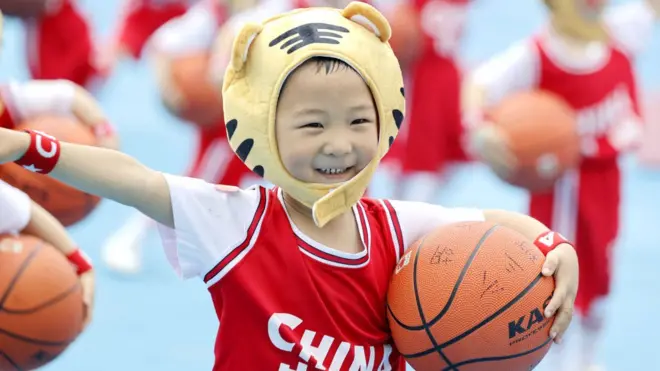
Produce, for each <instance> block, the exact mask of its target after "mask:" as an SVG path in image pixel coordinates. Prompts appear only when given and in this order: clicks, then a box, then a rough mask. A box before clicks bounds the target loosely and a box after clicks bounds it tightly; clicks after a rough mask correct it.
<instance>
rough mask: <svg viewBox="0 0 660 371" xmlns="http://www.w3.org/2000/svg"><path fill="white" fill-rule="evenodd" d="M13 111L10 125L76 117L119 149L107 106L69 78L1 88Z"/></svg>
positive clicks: (106, 144) (101, 141) (100, 140)
mask: <svg viewBox="0 0 660 371" xmlns="http://www.w3.org/2000/svg"><path fill="white" fill-rule="evenodd" d="M0 94H1V97H2V102H3V103H4V105H5V107H6V109H7V110H8V112H9V116H10V117H9V119H10V121H11V122H10V123H9V125H7V126H9V127H13V126H17V125H20V123H21V122H22V121H24V120H29V119H31V118H34V117H38V116H43V115H56V116H73V117H75V118H76V119H78V120H79V121H80V122H81V123H82V124H83V125H85V126H88V127H89V128H90V129H91V130H92V131H93V132H94V135H95V136H96V137H97V139H98V144H99V145H100V146H102V147H106V148H115V149H116V148H118V144H119V139H118V138H117V136H116V133H115V132H114V130H113V129H112V126H111V125H110V123H109V121H108V118H107V117H106V115H105V113H104V112H103V109H101V106H100V105H99V103H98V102H97V101H96V99H94V97H93V96H92V95H91V94H90V93H89V92H88V91H87V90H85V89H84V88H82V87H81V86H79V85H77V84H75V83H73V82H71V81H66V80H32V81H28V82H25V83H12V84H8V85H6V86H3V88H2V89H0Z"/></svg>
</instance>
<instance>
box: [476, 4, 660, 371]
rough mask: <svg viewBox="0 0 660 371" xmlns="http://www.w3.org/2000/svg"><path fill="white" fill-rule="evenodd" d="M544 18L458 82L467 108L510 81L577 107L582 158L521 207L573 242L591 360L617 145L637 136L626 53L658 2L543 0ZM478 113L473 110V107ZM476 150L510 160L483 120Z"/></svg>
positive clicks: (611, 222) (498, 167)
mask: <svg viewBox="0 0 660 371" xmlns="http://www.w3.org/2000/svg"><path fill="white" fill-rule="evenodd" d="M546 3H547V5H548V6H549V9H550V10H551V18H550V22H549V25H548V27H547V28H546V29H544V30H543V31H542V32H540V33H538V34H537V35H536V36H534V37H532V38H530V39H528V40H525V41H523V42H521V43H519V44H517V45H515V46H513V47H512V48H510V49H509V50H507V51H506V52H504V53H503V54H501V55H499V56H497V57H495V58H494V59H492V60H491V61H488V62H486V63H485V64H484V65H483V66H481V67H479V68H477V69H476V70H475V71H474V74H473V75H472V77H471V78H470V80H471V81H470V84H469V85H468V87H466V97H468V98H469V99H468V101H466V111H467V112H472V113H475V112H478V111H480V110H481V109H483V108H488V107H492V106H493V105H495V104H497V103H498V102H499V101H500V100H501V99H503V98H504V97H506V96H508V95H510V94H514V93H516V92H518V91H522V90H529V89H542V90H547V91H550V92H553V93H556V94H558V95H559V96H561V97H563V98H564V99H565V100H566V101H567V102H568V103H569V104H570V105H571V106H572V107H573V108H574V109H575V111H576V112H577V117H578V131H579V133H580V135H581V150H582V155H583V158H582V162H581V164H580V166H579V168H578V169H576V170H571V171H568V172H567V173H566V174H565V175H564V177H563V178H562V179H560V180H559V181H558V182H557V184H556V186H555V188H554V190H553V191H551V192H549V193H538V194H532V195H531V202H530V215H532V216H533V217H535V218H536V219H538V220H540V221H542V222H544V223H546V224H547V225H550V226H551V227H552V228H554V229H556V230H557V231H559V232H561V233H563V234H564V235H565V236H567V237H568V238H570V239H572V240H574V241H575V242H576V248H577V251H578V255H579V256H580V290H579V292H578V297H577V300H576V305H577V308H578V309H579V313H580V314H581V315H582V320H583V321H582V324H583V326H582V330H583V337H584V339H583V340H584V341H583V349H582V350H581V352H580V354H581V355H582V356H583V359H582V360H581V363H579V367H580V369H590V370H591V369H595V368H596V367H597V366H596V365H595V350H596V345H597V344H598V342H597V340H598V339H599V334H600V332H601V330H602V326H603V319H604V318H603V313H602V309H603V308H602V304H601V303H600V301H601V300H600V299H603V298H605V297H607V295H608V293H609V291H610V281H611V265H612V262H611V260H610V257H611V254H612V247H613V245H614V243H615V240H616V238H617V235H618V231H619V199H620V192H621V182H620V171H619V166H618V164H617V158H618V155H619V153H621V152H625V151H627V150H630V149H631V148H632V147H634V146H635V145H637V144H638V143H639V139H640V138H641V133H642V127H641V118H640V111H639V102H638V98H637V93H638V91H637V89H638V88H637V85H636V81H635V76H634V75H635V73H634V65H633V63H634V58H635V55H636V54H637V53H638V52H639V50H640V49H641V47H643V45H644V43H645V41H647V39H648V37H649V36H650V32H651V31H652V28H653V22H654V18H655V17H657V14H658V9H660V2H659V1H657V0H649V1H638V2H635V3H629V4H626V5H623V6H618V7H616V8H614V9H612V10H611V12H609V13H608V14H606V16H605V17H604V18H601V12H602V10H603V7H604V6H605V2H604V1H597V2H594V1H588V0H547V1H546ZM475 116H478V113H477V115H475ZM474 139H475V141H476V142H477V145H476V147H477V151H478V152H479V154H480V157H481V158H483V159H484V160H485V161H486V162H487V163H489V164H490V165H491V166H492V167H493V169H494V170H495V171H496V172H497V173H498V174H499V175H500V176H502V177H503V178H505V179H506V176H507V172H508V171H510V169H511V168H512V166H515V164H514V162H512V161H511V160H510V157H511V155H510V154H509V153H508V150H506V143H505V141H504V139H503V138H502V136H501V135H500V133H499V132H497V131H496V130H494V129H493V127H492V126H488V125H485V126H482V127H481V128H480V129H478V130H476V132H475V133H474Z"/></svg>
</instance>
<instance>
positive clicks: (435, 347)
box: [413, 237, 456, 370]
mask: <svg viewBox="0 0 660 371" xmlns="http://www.w3.org/2000/svg"><path fill="white" fill-rule="evenodd" d="M425 241H426V237H424V239H423V240H422V241H421V242H420V243H419V248H418V249H417V251H416V252H415V262H414V263H413V290H414V293H415V301H416V303H417V311H418V312H419V317H420V319H421V320H422V326H423V327H424V331H425V332H426V335H427V336H428V337H429V340H430V341H431V345H433V348H432V349H433V351H435V352H438V355H439V356H440V358H442V359H443V360H444V361H445V363H447V365H448V366H450V370H456V368H455V367H453V364H452V363H451V361H450V360H449V358H447V356H446V355H445V353H444V352H443V351H442V349H441V348H438V342H437V341H436V340H435V337H433V334H432V333H431V329H430V328H429V327H428V326H427V324H426V318H425V317H424V309H423V308H422V303H421V301H420V300H419V294H418V292H417V262H419V253H420V252H421V251H422V248H423V247H424V242H425Z"/></svg>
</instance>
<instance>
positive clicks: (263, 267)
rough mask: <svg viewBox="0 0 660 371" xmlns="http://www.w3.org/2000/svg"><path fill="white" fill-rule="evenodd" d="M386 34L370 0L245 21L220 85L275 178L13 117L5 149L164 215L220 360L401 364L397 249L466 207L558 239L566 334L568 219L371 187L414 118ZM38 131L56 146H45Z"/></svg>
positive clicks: (238, 136)
mask: <svg viewBox="0 0 660 371" xmlns="http://www.w3.org/2000/svg"><path fill="white" fill-rule="evenodd" d="M389 36H390V29H389V25H388V24H387V21H386V20H385V18H384V17H383V16H382V15H381V14H380V13H378V11H376V10H375V9H374V8H373V7H371V6H369V5H367V4H364V3H351V4H349V5H348V6H347V7H346V8H345V9H343V10H338V9H330V8H310V9H304V10H297V11H293V12H290V13H286V14H284V15H281V16H276V17H273V18H271V19H269V20H268V21H266V22H264V23H263V24H246V25H245V26H244V27H243V28H242V29H241V30H240V31H239V33H238V34H237V37H236V41H235V43H234V49H233V53H232V58H231V62H230V65H229V68H228V70H227V73H226V75H225V80H224V86H223V98H224V99H225V101H224V103H225V105H224V108H225V114H226V116H225V117H226V119H227V123H226V126H227V134H228V137H229V139H230V143H231V146H232V148H233V149H234V151H235V152H236V155H237V156H239V157H240V158H241V159H242V160H243V161H245V163H246V165H247V166H248V167H249V168H250V169H252V170H253V171H254V172H255V173H257V174H260V175H261V176H263V177H264V178H265V179H267V180H269V181H271V182H272V183H274V184H276V185H277V186H278V187H276V188H274V189H272V190H268V189H266V188H263V187H253V188H249V189H245V190H242V189H239V188H236V187H230V186H222V185H221V186H215V185H212V184H209V183H206V182H204V181H202V180H198V179H191V178H184V177H178V176H172V175H165V174H162V173H160V172H157V171H154V170H151V169H148V168H147V167H145V166H144V165H142V164H140V163H138V162H137V161H136V160H135V159H133V158H131V157H129V156H127V155H125V154H121V153H119V152H115V151H111V150H106V149H99V148H91V147H83V146H78V145H73V144H68V143H61V144H60V143H59V142H58V141H57V140H56V139H54V138H51V137H49V136H47V135H44V134H41V133H35V132H31V133H18V132H13V131H7V130H0V143H1V144H0V163H2V162H8V161H17V163H19V164H23V165H27V166H29V165H32V164H33V163H34V164H36V165H35V166H37V167H39V168H41V169H44V170H43V173H48V172H50V173H51V174H52V176H54V177H56V178H57V179H60V180H62V181H64V182H66V183H68V184H71V185H73V186H75V187H78V188H81V189H84V190H85V191H87V192H91V193H95V194H97V195H100V196H102V197H106V198H111V199H113V200H116V201H117V202H120V203H123V204H125V205H129V206H132V207H135V208H137V209H138V210H140V211H142V212H143V213H145V214H146V215H148V216H150V217H152V218H154V219H155V220H157V221H158V222H160V223H161V224H162V226H163V227H162V236H163V242H164V247H165V252H166V255H167V257H168V259H169V261H170V263H171V264H172V265H173V267H174V269H175V270H176V271H177V272H178V273H179V274H181V275H182V276H183V277H195V276H196V277H200V278H202V279H203V280H204V282H205V283H206V284H207V286H208V290H209V292H210V294H211V297H212V300H213V303H214V306H215V309H216V312H217V315H218V319H219V320H220V322H221V323H222V326H221V327H220V329H219V331H218V336H217V340H216V346H215V357H216V362H215V366H214V370H238V369H243V370H263V369H269V370H273V369H279V370H295V369H299V370H300V369H306V368H307V367H309V368H316V369H330V370H349V369H358V368H363V369H364V368H367V367H372V368H373V369H378V370H392V369H396V370H404V368H405V363H404V360H403V359H402V357H401V356H400V355H399V353H398V352H397V351H396V350H395V349H393V347H392V340H391V335H390V333H389V330H388V325H387V317H386V310H385V308H386V293H387V287H388V283H389V281H390V278H391V275H392V272H393V270H394V267H395V265H396V263H397V260H398V257H400V256H401V255H402V254H403V252H404V251H405V249H406V248H407V247H408V246H410V244H411V243H412V242H414V241H415V240H417V239H419V238H420V237H422V236H423V235H425V234H426V233H428V232H429V231H431V230H433V229H435V228H437V227H438V226H440V225H444V224H447V223H453V222H459V221H468V220H476V221H479V220H484V219H485V220H489V221H493V222H495V223H498V224H501V225H504V226H507V227H509V228H513V229H515V230H517V231H519V232H520V233H522V234H524V235H525V236H527V237H528V238H529V239H530V240H536V239H537V238H542V239H549V240H550V243H549V244H548V246H549V247H551V248H553V249H551V250H552V251H551V252H549V253H548V255H547V258H546V263H545V267H544V270H543V272H544V274H545V275H551V274H554V276H555V279H556V285H557V286H556V290H555V294H554V296H553V299H552V300H551V302H550V303H549V304H548V306H547V308H546V312H547V313H546V315H547V316H551V315H554V314H555V313H556V312H557V311H559V315H558V316H557V318H556V319H555V322H554V325H553V327H552V329H551V335H552V336H553V337H554V338H555V340H559V339H560V338H561V335H562V333H563V332H564V330H565V329H566V327H567V326H568V324H569V322H570V318H571V311H572V309H571V308H572V305H573V297H574V293H575V291H576V289H577V286H576V285H577V279H578V271H577V257H576V254H575V251H574V249H573V248H572V246H571V245H570V244H568V243H566V240H564V239H563V238H561V237H560V236H559V235H558V234H554V233H550V232H549V231H548V229H547V228H546V227H545V226H543V225H542V224H541V223H539V222H537V221H536V220H534V219H532V218H530V217H527V216H524V215H522V214H517V213H512V212H506V211H497V210H486V211H479V210H470V209H446V208H443V207H440V206H436V205H431V204H424V203H414V202H397V201H388V200H373V199H366V198H362V195H363V193H364V190H365V189H366V188H367V185H368V182H369V181H370V179H371V176H372V175H373V173H374V171H375V169H376V167H377V166H378V163H379V161H380V159H381V158H382V156H383V155H385V153H386V152H387V150H388V148H389V147H390V145H391V144H392V142H393V141H394V138H395V137H396V134H397V131H398V127H397V125H398V124H400V123H401V121H402V120H403V110H404V96H403V93H404V91H403V88H402V82H403V81H402V80H403V79H402V76H401V70H400V68H399V66H398V63H397V60H396V57H395V56H394V54H393V52H392V50H391V48H390V47H389V44H388V43H387V40H388V39H389ZM40 142H43V143H44V145H45V146H47V148H49V149H53V148H56V150H54V151H55V152H56V154H55V155H54V156H52V157H49V158H46V157H43V156H41V155H40V154H39V151H38V150H37V149H35V146H36V145H37V143H40ZM60 145H61V147H60ZM107 169H112V172H110V171H108V170H107Z"/></svg>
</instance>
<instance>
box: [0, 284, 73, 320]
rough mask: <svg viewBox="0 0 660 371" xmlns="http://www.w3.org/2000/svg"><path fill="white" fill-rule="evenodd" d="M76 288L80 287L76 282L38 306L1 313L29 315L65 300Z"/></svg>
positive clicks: (5, 310) (7, 310)
mask: <svg viewBox="0 0 660 371" xmlns="http://www.w3.org/2000/svg"><path fill="white" fill-rule="evenodd" d="M78 287H80V283H79V282H78V281H76V283H74V284H73V285H71V287H69V288H68V289H66V290H65V291H62V292H61V293H59V294H57V295H56V296H54V297H53V298H51V299H48V300H46V301H45V302H43V303H41V304H38V305H36V306H34V307H32V308H25V309H9V308H2V311H3V312H5V313H9V314H15V315H23V314H31V313H34V312H38V311H40V310H42V309H44V308H46V307H49V306H51V305H54V304H57V303H59V302H60V301H62V300H64V299H66V298H67V297H68V296H69V295H70V294H71V293H72V292H74V291H75V290H76V289H77V288H78Z"/></svg>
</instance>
